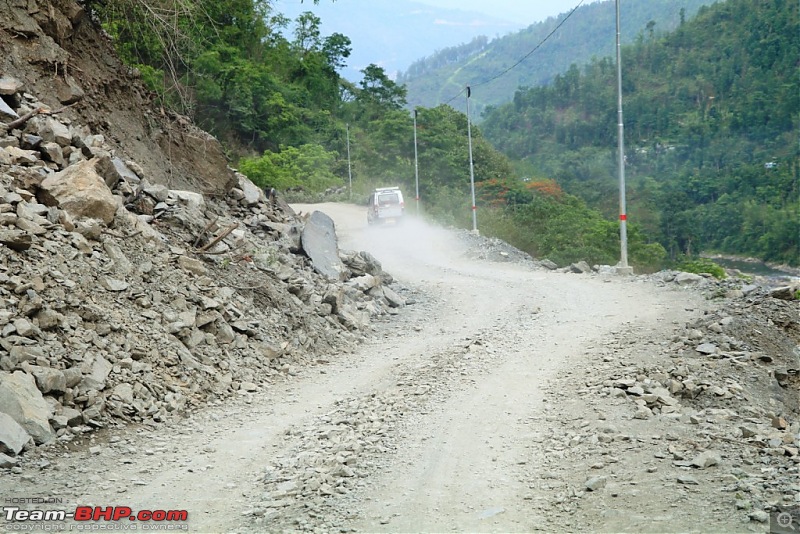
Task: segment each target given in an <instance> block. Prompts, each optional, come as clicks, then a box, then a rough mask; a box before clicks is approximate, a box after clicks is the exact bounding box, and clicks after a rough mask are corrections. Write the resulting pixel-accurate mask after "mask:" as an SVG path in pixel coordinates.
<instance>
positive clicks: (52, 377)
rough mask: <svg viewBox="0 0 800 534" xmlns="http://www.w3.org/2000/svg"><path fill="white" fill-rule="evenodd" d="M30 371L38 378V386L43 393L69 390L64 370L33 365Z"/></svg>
mask: <svg viewBox="0 0 800 534" xmlns="http://www.w3.org/2000/svg"><path fill="white" fill-rule="evenodd" d="M30 373H31V374H32V375H33V377H34V378H35V379H36V386H37V387H38V388H39V391H41V392H42V393H51V392H53V393H64V392H65V391H66V390H67V379H66V378H65V377H64V373H63V371H60V370H58V369H52V368H50V367H38V366H37V367H31V369H30Z"/></svg>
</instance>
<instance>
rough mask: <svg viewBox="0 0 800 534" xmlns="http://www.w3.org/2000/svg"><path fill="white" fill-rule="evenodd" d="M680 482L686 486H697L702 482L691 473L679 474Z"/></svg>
mask: <svg viewBox="0 0 800 534" xmlns="http://www.w3.org/2000/svg"><path fill="white" fill-rule="evenodd" d="M678 483H679V484H684V485H686V486H697V485H699V484H700V482H698V481H697V479H696V478H694V477H693V476H691V475H678Z"/></svg>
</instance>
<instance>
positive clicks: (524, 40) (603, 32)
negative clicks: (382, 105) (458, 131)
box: [397, 0, 715, 114]
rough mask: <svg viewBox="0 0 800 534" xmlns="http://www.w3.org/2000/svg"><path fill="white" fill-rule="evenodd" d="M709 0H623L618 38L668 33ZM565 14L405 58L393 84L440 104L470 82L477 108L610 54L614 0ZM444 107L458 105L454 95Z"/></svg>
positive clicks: (414, 100)
mask: <svg viewBox="0 0 800 534" xmlns="http://www.w3.org/2000/svg"><path fill="white" fill-rule="evenodd" d="M714 1H715V0H647V1H642V0H637V1H634V2H622V5H621V9H620V18H621V19H622V20H621V25H622V28H623V32H622V42H623V43H626V44H627V43H633V42H634V41H636V40H637V39H642V38H643V37H652V36H653V35H654V34H663V33H665V32H668V31H672V30H674V29H675V28H677V27H678V26H679V25H680V24H681V22H682V21H686V20H688V19H690V18H692V17H693V16H694V15H695V13H697V10H698V9H699V8H700V7H701V6H703V5H707V4H711V3H713V2H714ZM575 4H576V5H577V4H578V2H577V1H576V2H575ZM568 15H569V12H568V13H564V14H562V15H560V16H558V17H550V18H548V19H547V20H545V21H542V22H539V23H536V24H532V25H531V26H529V27H528V28H526V29H524V30H522V31H518V32H515V33H510V34H508V35H504V36H502V37H498V38H496V39H493V40H491V41H489V40H488V39H487V38H485V37H483V38H480V37H478V38H475V39H473V40H472V41H470V42H469V43H465V44H462V45H459V46H453V47H449V48H445V49H443V50H439V51H437V52H436V53H434V54H432V55H431V56H428V57H426V58H422V59H420V60H418V61H416V62H414V63H413V64H411V65H410V66H409V68H408V69H407V70H406V71H405V72H403V73H400V75H399V76H398V77H397V82H398V83H400V84H404V85H406V87H407V88H408V101H409V103H410V104H411V105H412V106H426V107H430V106H435V105H437V104H439V103H441V102H447V101H448V100H449V99H450V98H451V97H452V96H453V95H455V94H457V93H458V92H459V91H460V90H461V89H462V88H463V87H464V86H466V85H472V86H473V87H475V88H476V91H475V93H474V99H473V100H474V101H473V102H472V108H473V109H474V110H475V111H476V112H477V113H478V114H480V113H481V112H482V111H483V109H484V108H485V106H488V105H494V106H497V105H500V104H504V103H506V102H509V101H510V100H511V99H512V98H513V96H514V91H515V90H516V88H518V87H536V86H541V85H549V84H550V83H552V81H553V79H554V78H555V76H556V75H557V74H561V73H564V72H566V71H567V69H569V67H570V65H572V64H578V65H582V64H584V63H588V62H590V61H591V60H592V58H594V57H604V56H613V55H614V54H615V48H614V42H615V40H614V36H615V33H616V30H615V26H616V9H615V2H614V0H605V1H600V2H595V3H592V4H586V5H581V6H579V7H578V8H577V9H575V12H574V13H572V14H571V15H569V20H568V21H566V22H565V20H564V19H565V18H567V16H568ZM556 28H557V31H555V33H553V32H554V30H556ZM551 33H552V36H551V37H550V38H549V39H548V38H547V37H548V36H549V35H550V34H551ZM540 43H541V46H540V47H539V48H537V49H536V53H535V54H533V55H531V56H530V57H529V58H527V59H526V60H525V61H523V62H522V63H520V64H519V65H518V66H517V67H515V68H513V69H512V70H510V71H509V72H508V73H506V74H504V75H503V76H502V77H500V78H497V79H493V78H495V76H496V74H497V73H499V72H502V71H504V70H506V69H508V68H509V67H510V66H512V65H514V64H515V63H516V62H517V61H518V60H519V59H520V58H523V57H525V56H526V55H527V54H528V53H529V52H530V51H531V50H533V49H534V48H536V47H537V45H539V44H540ZM489 80H491V81H489ZM484 82H486V83H484ZM451 105H452V106H453V107H455V108H456V109H458V110H460V111H465V106H464V102H463V101H462V100H460V99H459V100H456V101H454V102H452V103H451Z"/></svg>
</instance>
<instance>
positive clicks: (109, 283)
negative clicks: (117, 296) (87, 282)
mask: <svg viewBox="0 0 800 534" xmlns="http://www.w3.org/2000/svg"><path fill="white" fill-rule="evenodd" d="M100 285H102V286H103V287H104V288H106V290H108V291H112V292H120V291H125V290H126V289H128V287H129V284H128V282H125V281H124V280H117V279H116V278H108V277H104V278H101V279H100Z"/></svg>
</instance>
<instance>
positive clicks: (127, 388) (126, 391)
mask: <svg viewBox="0 0 800 534" xmlns="http://www.w3.org/2000/svg"><path fill="white" fill-rule="evenodd" d="M111 397H112V398H117V399H119V400H121V401H122V402H124V403H126V404H133V386H131V385H130V384H127V383H125V382H123V383H121V384H117V385H116V386H114V389H113V390H112V391H111Z"/></svg>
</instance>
